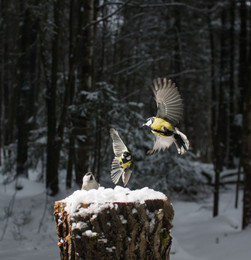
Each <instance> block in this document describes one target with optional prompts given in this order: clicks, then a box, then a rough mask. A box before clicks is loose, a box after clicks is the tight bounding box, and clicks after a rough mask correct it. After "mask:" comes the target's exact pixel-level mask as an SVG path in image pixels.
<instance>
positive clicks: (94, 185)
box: [81, 172, 100, 190]
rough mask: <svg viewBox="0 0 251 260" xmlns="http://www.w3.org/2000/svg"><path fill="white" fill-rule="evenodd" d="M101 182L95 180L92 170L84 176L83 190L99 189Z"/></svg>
mask: <svg viewBox="0 0 251 260" xmlns="http://www.w3.org/2000/svg"><path fill="white" fill-rule="evenodd" d="M99 186H100V185H99V183H98V182H97V181H96V180H95V177H94V175H93V174H92V172H87V173H86V174H85V175H84V177H83V184H82V188H81V190H91V189H96V190H97V189H98V188H99Z"/></svg>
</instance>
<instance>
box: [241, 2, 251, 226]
mask: <svg viewBox="0 0 251 260" xmlns="http://www.w3.org/2000/svg"><path fill="white" fill-rule="evenodd" d="M241 8H245V2H243V3H242V7H241ZM243 12H245V10H243ZM250 17H251V12H249V16H248V15H246V18H248V19H247V20H248V21H249V23H250ZM243 22H244V21H243ZM244 23H245V25H246V21H245V22H244ZM246 29H247V28H246ZM246 29H244V28H243V30H244V31H246ZM244 35H245V34H244ZM244 35H243V36H244ZM249 36H251V32H250V31H249ZM249 39H250V37H249ZM242 41H244V42H246V46H247V47H248V40H247V38H246V39H245V37H244V39H242ZM246 50H247V49H246ZM240 61H241V60H240ZM243 62H244V61H243ZM246 63H247V68H246V71H247V75H246V79H247V81H246V83H245V82H242V83H245V84H244V85H242V87H243V97H242V98H243V104H242V111H243V121H242V128H243V130H242V131H243V138H242V155H241V159H242V163H243V169H244V197H243V220H242V227H243V229H244V228H246V227H247V226H249V225H251V160H250V154H251V101H250V99H251V48H250V43H249V52H248V57H247V62H246ZM243 69H245V68H243ZM244 72H245V71H243V72H242V73H244ZM240 76H241V75H240Z"/></svg>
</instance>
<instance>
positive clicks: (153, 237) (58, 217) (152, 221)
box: [54, 197, 174, 260]
mask: <svg viewBox="0 0 251 260" xmlns="http://www.w3.org/2000/svg"><path fill="white" fill-rule="evenodd" d="M54 215H55V221H56V225H57V235H58V246H59V248H60V255H61V259H64V260H66V259H88V260H90V259H137V260H138V259H144V260H146V259H169V253H170V248H171V241H172V238H171V236H170V229H171V227H172V220H173V216H174V210H173V207H172V205H171V204H170V202H169V200H168V198H167V197H166V198H165V199H154V200H146V201H144V203H142V202H107V203H81V204H79V205H78V207H77V208H76V211H75V212H74V213H68V212H67V211H66V202H65V201H57V202H55V212H54Z"/></svg>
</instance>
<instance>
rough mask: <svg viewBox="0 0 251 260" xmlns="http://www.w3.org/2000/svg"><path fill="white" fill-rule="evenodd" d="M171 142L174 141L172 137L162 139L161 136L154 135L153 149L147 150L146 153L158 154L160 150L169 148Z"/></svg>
mask: <svg viewBox="0 0 251 260" xmlns="http://www.w3.org/2000/svg"><path fill="white" fill-rule="evenodd" d="M173 141H174V139H173V137H172V136H170V137H163V136H161V135H156V136H155V142H154V145H153V149H152V150H149V151H148V152H147V153H148V154H152V153H154V152H159V151H161V150H163V151H164V150H165V149H167V148H169V147H170V146H171V145H172V143H173Z"/></svg>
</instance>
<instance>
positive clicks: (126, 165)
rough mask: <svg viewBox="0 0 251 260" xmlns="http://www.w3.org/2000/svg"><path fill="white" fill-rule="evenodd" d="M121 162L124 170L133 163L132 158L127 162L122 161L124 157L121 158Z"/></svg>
mask: <svg viewBox="0 0 251 260" xmlns="http://www.w3.org/2000/svg"><path fill="white" fill-rule="evenodd" d="M119 163H120V165H121V166H122V168H123V170H125V169H126V168H128V167H129V166H130V165H131V163H132V160H130V161H128V162H126V163H123V162H122V158H121V157H120V158H119Z"/></svg>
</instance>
